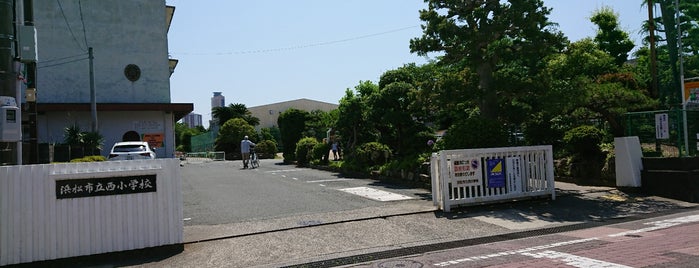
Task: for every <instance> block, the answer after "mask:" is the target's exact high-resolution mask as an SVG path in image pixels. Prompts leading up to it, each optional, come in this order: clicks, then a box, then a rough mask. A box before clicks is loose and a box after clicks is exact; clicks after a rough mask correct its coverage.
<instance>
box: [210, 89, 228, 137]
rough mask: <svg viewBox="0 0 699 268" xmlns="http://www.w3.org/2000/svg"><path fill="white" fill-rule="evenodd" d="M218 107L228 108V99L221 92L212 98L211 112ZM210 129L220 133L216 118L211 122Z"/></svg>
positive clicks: (215, 93)
mask: <svg viewBox="0 0 699 268" xmlns="http://www.w3.org/2000/svg"><path fill="white" fill-rule="evenodd" d="M216 107H226V97H225V96H223V95H221V92H214V96H213V97H211V110H213V109H214V108H216ZM212 116H213V115H212ZM209 128H211V129H213V130H215V131H216V132H218V120H217V119H216V118H211V120H209Z"/></svg>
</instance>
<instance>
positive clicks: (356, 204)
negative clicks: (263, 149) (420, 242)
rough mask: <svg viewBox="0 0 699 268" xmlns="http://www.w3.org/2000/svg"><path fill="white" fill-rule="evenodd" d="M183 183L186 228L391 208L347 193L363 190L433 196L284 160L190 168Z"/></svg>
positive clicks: (415, 197) (417, 197) (424, 197)
mask: <svg viewBox="0 0 699 268" xmlns="http://www.w3.org/2000/svg"><path fill="white" fill-rule="evenodd" d="M182 182H183V187H182V194H183V201H184V220H185V226H195V225H219V224H231V223H240V222H247V221H259V220H268V219H278V218H285V217H290V216H298V215H309V214H316V213H326V212H341V211H350V210H357V209H363V208H371V207H381V206H385V205H387V203H386V201H379V200H374V199H371V198H367V197H364V196H361V195H357V194H352V193H348V192H347V191H348V190H347V189H357V188H358V187H368V188H369V189H375V190H377V191H386V192H388V193H393V194H397V195H403V196H405V197H407V198H410V199H409V200H408V201H416V200H420V201H423V203H426V202H427V201H428V200H429V199H431V194H430V192H429V191H428V190H425V189H416V188H407V187H399V186H395V185H388V184H383V183H381V182H380V181H377V180H372V179H356V178H346V177H342V176H341V175H340V174H337V173H333V172H327V171H322V170H316V169H309V168H298V167H296V166H294V165H283V164H282V161H281V160H280V159H262V160H261V164H260V167H259V168H257V169H242V163H241V161H219V162H209V163H203V164H197V163H192V164H185V165H184V166H183V167H182ZM359 190H361V189H359ZM309 220H313V219H309Z"/></svg>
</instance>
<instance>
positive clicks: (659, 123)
mask: <svg viewBox="0 0 699 268" xmlns="http://www.w3.org/2000/svg"><path fill="white" fill-rule="evenodd" d="M655 138H656V139H659V140H665V139H669V138H670V129H669V124H668V115H667V114H655Z"/></svg>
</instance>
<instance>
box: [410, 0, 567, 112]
mask: <svg viewBox="0 0 699 268" xmlns="http://www.w3.org/2000/svg"><path fill="white" fill-rule="evenodd" d="M425 2H426V3H428V9H426V10H421V11H420V19H421V20H422V21H424V22H425V25H423V26H422V29H423V35H422V37H419V38H414V39H412V40H410V50H411V52H417V53H418V55H426V54H427V53H429V52H443V53H444V56H443V57H442V61H443V62H446V63H463V64H465V65H466V66H468V67H469V68H470V69H471V70H475V72H476V74H477V75H478V88H479V92H478V95H477V96H475V97H477V99H478V100H479V103H478V106H479V108H480V110H481V114H482V115H483V116H484V117H485V118H487V119H497V117H498V115H499V110H498V107H499V103H498V95H499V93H502V92H503V91H506V90H507V88H508V87H507V86H506V85H498V84H496V82H495V79H494V77H493V76H494V74H495V73H496V72H497V71H498V69H499V68H500V66H502V63H503V62H506V61H508V60H511V59H516V58H525V59H536V61H534V60H530V61H524V62H527V63H529V64H531V63H534V62H536V63H538V62H540V59H541V58H544V57H545V56H546V55H548V54H550V53H551V52H553V51H557V50H561V49H562V48H563V44H564V41H565V37H563V34H562V33H560V32H559V31H556V30H554V29H553V28H552V27H550V26H552V25H553V24H552V23H550V22H549V21H548V18H547V16H548V15H549V14H550V9H549V8H546V7H544V5H543V1H541V0H508V1H501V0H479V1H461V0H425Z"/></svg>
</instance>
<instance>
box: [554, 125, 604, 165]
mask: <svg viewBox="0 0 699 268" xmlns="http://www.w3.org/2000/svg"><path fill="white" fill-rule="evenodd" d="M603 139H604V132H603V131H602V130H600V129H598V128H596V127H594V126H589V125H583V126H579V127H576V128H573V129H571V130H569V131H568V132H566V134H565V135H564V136H563V142H564V143H565V144H566V149H567V150H568V152H569V153H570V154H571V155H572V156H573V158H574V159H576V158H583V159H585V158H594V157H597V156H599V155H601V154H602V151H601V149H600V144H601V143H602V140H603Z"/></svg>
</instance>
